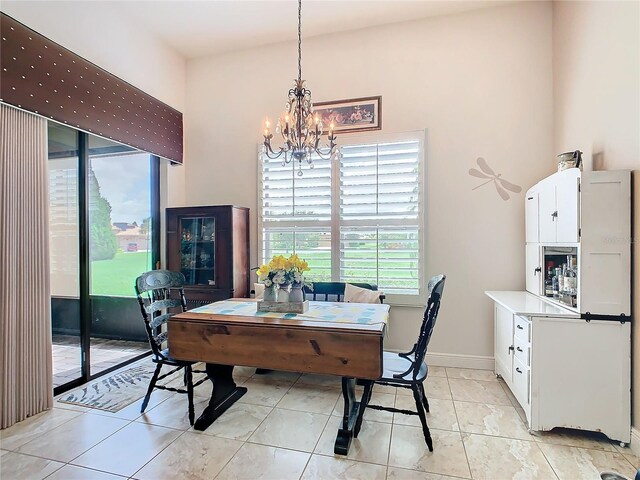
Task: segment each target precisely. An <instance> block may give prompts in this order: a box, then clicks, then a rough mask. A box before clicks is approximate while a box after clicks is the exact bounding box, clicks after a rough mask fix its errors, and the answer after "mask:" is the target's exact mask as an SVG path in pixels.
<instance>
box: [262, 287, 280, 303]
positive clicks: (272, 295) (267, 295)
mask: <svg viewBox="0 0 640 480" xmlns="http://www.w3.org/2000/svg"><path fill="white" fill-rule="evenodd" d="M277 299H278V294H277V291H276V286H275V285H271V286H270V287H264V295H263V296H262V300H263V301H265V302H275V301H277Z"/></svg>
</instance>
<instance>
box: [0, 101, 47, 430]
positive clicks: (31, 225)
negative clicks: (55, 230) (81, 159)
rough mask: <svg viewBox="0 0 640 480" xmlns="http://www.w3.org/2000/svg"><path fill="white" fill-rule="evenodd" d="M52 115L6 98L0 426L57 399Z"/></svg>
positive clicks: (0, 124)
mask: <svg viewBox="0 0 640 480" xmlns="http://www.w3.org/2000/svg"><path fill="white" fill-rule="evenodd" d="M48 190H49V188H48V174H47V122H46V120H45V119H43V118H40V117H38V116H36V115H32V114H30V113H26V112H23V111H20V110H17V109H15V108H12V107H9V106H7V105H5V104H0V415H1V419H0V420H1V422H0V423H1V424H0V427H1V428H6V427H8V426H10V425H13V424H14V423H16V422H19V421H21V420H24V419H25V418H27V417H29V416H31V415H35V414H36V413H39V412H42V411H43V410H46V409H48V408H51V406H52V405H53V396H52V395H53V393H52V392H53V386H52V376H51V311H50V299H49V226H48V224H49V221H48V212H49V196H48Z"/></svg>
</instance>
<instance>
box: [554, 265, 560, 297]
mask: <svg viewBox="0 0 640 480" xmlns="http://www.w3.org/2000/svg"><path fill="white" fill-rule="evenodd" d="M560 275H562V270H561V269H560V268H555V269H554V274H553V288H552V291H553V298H559V296H560V284H559V280H560Z"/></svg>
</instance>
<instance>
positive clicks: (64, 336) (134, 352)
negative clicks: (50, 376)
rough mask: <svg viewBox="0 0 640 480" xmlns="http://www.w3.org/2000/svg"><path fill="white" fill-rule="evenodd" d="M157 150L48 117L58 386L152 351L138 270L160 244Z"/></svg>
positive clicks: (151, 260) (153, 256) (145, 267)
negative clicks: (152, 152)
mask: <svg viewBox="0 0 640 480" xmlns="http://www.w3.org/2000/svg"><path fill="white" fill-rule="evenodd" d="M158 168H159V159H158V158H157V157H155V156H152V155H150V154H148V153H145V152H141V151H139V150H135V149H133V148H131V147H127V146H124V145H120V144H118V143H115V142H112V141H109V140H106V139H103V138H100V137H96V136H92V135H89V134H86V133H83V132H78V131H76V130H73V129H71V128H67V127H64V126H61V125H58V124H54V123H50V125H49V177H50V202H51V206H50V212H51V215H50V218H51V221H50V238H51V284H52V293H51V295H52V298H51V305H52V331H53V352H54V353H53V355H54V386H55V387H56V393H58V392H60V391H64V390H65V389H67V388H70V387H72V386H74V385H77V384H79V383H82V382H84V381H87V380H88V379H90V378H92V377H94V376H96V375H99V374H101V373H105V372H107V371H111V370H113V369H115V368H118V367H119V366H121V365H122V364H123V363H126V362H128V361H132V360H135V359H137V358H139V357H140V356H141V355H143V354H146V353H147V352H148V351H149V344H148V341H147V337H146V333H145V330H144V325H143V322H142V318H141V316H140V309H139V307H138V303H137V300H136V297H135V290H134V283H135V279H136V277H137V276H138V275H140V274H141V273H143V272H145V271H147V270H151V269H152V268H153V266H154V265H155V263H156V261H157V257H158V250H159V231H158V230H159V228H158V225H159V199H158V191H159V188H158V187H159V181H158Z"/></svg>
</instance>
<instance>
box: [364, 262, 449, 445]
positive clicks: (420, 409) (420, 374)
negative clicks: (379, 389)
mask: <svg viewBox="0 0 640 480" xmlns="http://www.w3.org/2000/svg"><path fill="white" fill-rule="evenodd" d="M445 279H446V276H445V275H436V276H435V277H432V278H431V280H429V284H428V290H429V299H428V300H427V307H426V309H425V311H424V318H423V320H422V325H421V326H420V333H419V335H418V340H417V341H416V343H415V344H414V345H413V348H412V349H411V350H410V351H408V352H406V353H394V352H386V351H385V352H383V367H382V368H383V373H382V378H380V379H379V380H376V381H375V382H369V383H368V384H367V385H366V386H365V390H364V393H363V396H362V405H363V406H364V408H372V409H374V410H386V411H389V412H395V413H402V414H405V415H418V416H419V417H420V422H421V423H422V432H423V433H424V439H425V441H426V442H427V447H429V451H430V452H433V440H432V439H431V433H430V432H429V426H428V425H427V416H426V413H425V411H426V412H428V411H429V402H428V400H427V396H426V395H425V393H424V385H423V383H424V381H425V379H426V378H427V374H428V372H429V367H428V366H427V364H426V362H425V355H426V353H427V346H428V345H429V341H430V340H431V334H432V333H433V327H434V326H435V324H436V319H437V318H438V311H439V310H440V301H441V300H442V292H443V290H444V282H445ZM376 383H377V384H380V385H390V386H393V387H399V388H410V389H411V390H412V391H413V398H414V400H415V402H416V411H415V412H414V411H412V410H401V409H398V408H393V407H386V406H381V405H370V404H369V401H370V400H371V394H372V393H373V387H374V385H375V384H376Z"/></svg>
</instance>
